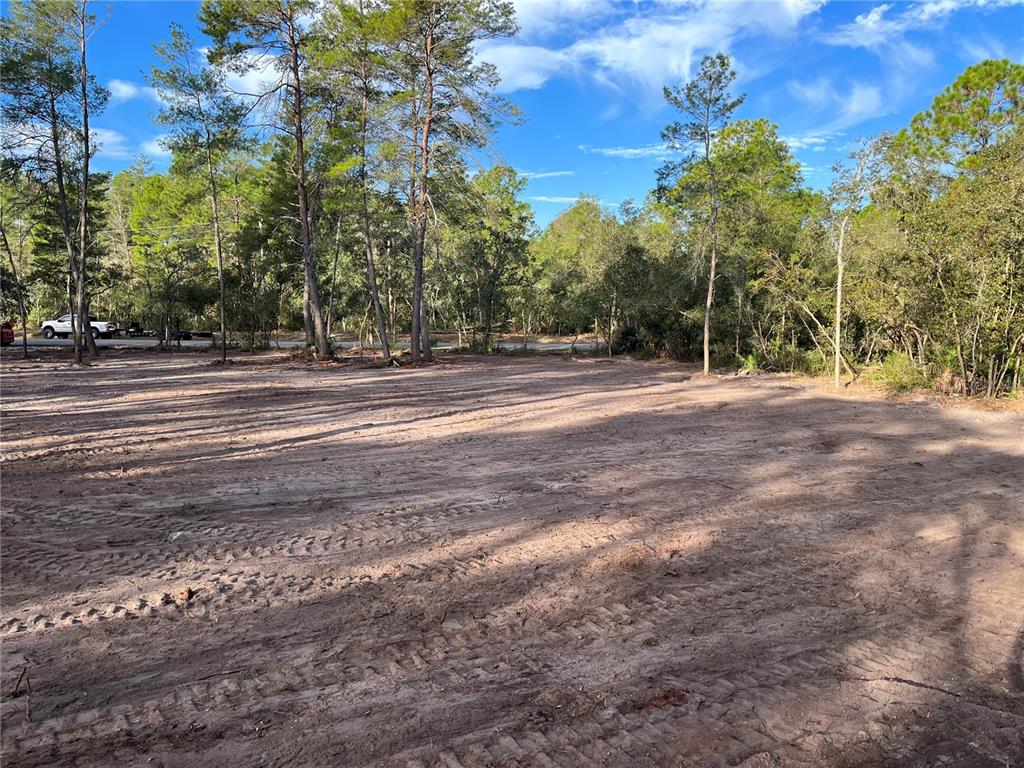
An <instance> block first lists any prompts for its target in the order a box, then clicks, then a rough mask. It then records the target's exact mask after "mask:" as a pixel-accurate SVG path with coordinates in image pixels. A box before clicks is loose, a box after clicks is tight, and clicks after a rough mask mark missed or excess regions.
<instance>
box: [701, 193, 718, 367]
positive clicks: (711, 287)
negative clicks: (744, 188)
mask: <svg viewBox="0 0 1024 768" xmlns="http://www.w3.org/2000/svg"><path fill="white" fill-rule="evenodd" d="M717 269H718V208H717V206H716V205H715V203H714V202H712V212H711V269H710V270H709V275H708V295H707V300H706V301H705V302H704V375H705V376H707V375H708V374H710V373H711V306H712V305H713V304H714V303H715V276H716V275H715V272H716V270H717Z"/></svg>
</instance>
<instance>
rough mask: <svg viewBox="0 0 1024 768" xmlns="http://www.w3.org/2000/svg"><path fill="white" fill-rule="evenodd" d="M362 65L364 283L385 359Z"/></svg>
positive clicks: (388, 352)
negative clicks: (371, 206)
mask: <svg viewBox="0 0 1024 768" xmlns="http://www.w3.org/2000/svg"><path fill="white" fill-rule="evenodd" d="M363 66H364V70H363V95H362V96H363V111H362V114H361V115H360V124H359V128H360V142H359V152H360V163H359V181H360V187H361V189H360V191H361V193H362V218H363V247H364V249H365V251H366V284H367V287H368V288H369V289H370V302H371V303H372V304H373V315H374V319H375V320H376V322H377V336H378V337H379V338H380V346H381V350H382V351H383V353H384V360H385V361H387V360H390V359H391V349H390V347H389V345H388V329H387V326H386V325H385V323H384V308H383V307H382V306H381V304H380V291H379V290H378V289H377V266H376V264H374V259H373V239H372V238H371V236H370V201H369V191H368V189H367V186H368V179H367V173H366V141H367V136H366V132H367V126H366V122H367V118H366V114H367V110H368V109H369V99H368V98H367V94H366V91H367V89H368V87H369V81H368V77H367V73H366V70H365V66H366V64H365V61H364V62H363Z"/></svg>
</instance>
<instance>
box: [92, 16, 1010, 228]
mask: <svg viewBox="0 0 1024 768" xmlns="http://www.w3.org/2000/svg"><path fill="white" fill-rule="evenodd" d="M515 4H516V7H517V13H518V18H519V22H520V26H521V31H520V33H519V35H518V36H517V37H516V38H514V39H511V40H500V41H492V42H489V43H487V44H486V45H484V46H483V47H482V48H481V51H480V54H481V56H482V57H483V58H485V59H487V60H490V61H492V62H493V63H495V64H496V65H497V66H498V69H499V71H500V72H501V75H502V86H501V90H502V92H503V93H504V95H506V96H507V97H508V98H510V99H511V100H512V101H513V102H515V103H516V104H518V105H519V106H520V107H521V109H522V110H523V112H524V113H525V122H524V123H523V124H522V125H515V126H505V127H503V128H502V129H500V130H499V132H498V134H497V136H496V140H495V142H494V146H493V148H492V151H491V152H490V153H488V154H481V155H480V156H479V157H478V160H479V161H480V162H481V163H483V164H489V163H490V162H492V161H497V160H500V161H503V162H506V163H509V164H510V165H512V166H514V167H515V168H517V169H518V170H519V171H520V172H522V173H524V174H526V175H527V176H528V177H529V184H528V187H527V191H526V197H527V198H528V199H529V202H530V203H531V204H532V205H533V208H534V211H535V213H536V217H537V222H538V224H540V225H542V226H543V225H544V224H546V223H547V222H548V221H550V220H551V219H552V218H553V217H554V216H556V215H557V214H558V212H559V211H561V210H563V209H564V208H565V207H567V206H568V205H570V204H571V202H572V200H574V199H575V198H576V196H577V195H579V194H580V193H583V192H585V193H589V194H594V195H597V196H598V197H599V198H600V199H601V200H602V201H604V202H605V203H607V204H609V205H617V204H618V203H620V202H621V201H622V200H624V199H626V198H630V197H631V198H634V199H636V200H642V199H643V197H644V196H645V195H646V193H647V192H648V191H649V190H650V188H651V187H652V186H653V184H654V172H655V170H656V169H657V167H658V166H659V165H660V164H661V163H662V162H663V160H664V150H663V148H662V147H661V145H660V141H659V134H660V131H661V129H662V127H663V126H664V125H665V124H666V123H667V122H670V121H671V120H672V119H673V114H672V112H671V110H670V109H669V108H668V107H667V106H665V104H664V101H663V98H662V95H661V87H662V85H664V84H666V83H668V84H675V83H680V82H683V81H685V80H686V79H687V78H688V76H690V75H691V74H692V73H693V71H694V70H695V68H696V66H697V65H698V64H699V62H700V58H701V57H702V56H703V55H705V54H707V53H714V52H716V51H723V52H725V53H728V54H729V55H730V56H731V57H732V58H733V64H734V66H735V68H736V69H737V72H738V74H739V77H738V81H737V90H739V91H742V92H745V93H746V94H747V100H746V103H745V104H744V105H743V107H742V108H741V109H740V111H739V113H738V116H739V117H749V118H754V117H767V118H768V119H770V120H772V121H773V122H775V123H776V124H778V126H779V130H780V133H781V135H783V136H784V137H786V139H787V141H788V142H789V143H790V145H791V147H792V148H793V150H794V153H795V155H796V157H797V159H798V160H800V162H801V163H803V165H804V173H805V178H806V180H807V183H808V184H810V185H812V186H824V185H827V183H828V181H829V178H830V173H829V168H830V167H831V165H832V164H833V163H834V162H835V161H836V160H837V159H839V158H841V157H842V156H843V155H845V154H846V153H847V152H848V151H849V150H850V147H851V144H852V142H853V141H855V140H856V138H858V137H860V136H866V135H871V134H875V133H878V132H879V131H882V130H885V129H895V128H899V127H902V126H904V125H906V124H907V122H908V121H909V120H910V118H911V117H912V116H913V115H914V114H915V113H916V112H918V111H920V110H922V109H926V108H927V107H928V106H929V105H930V103H931V100H932V98H933V97H934V96H935V94H937V93H938V92H939V91H940V90H942V88H943V87H945V86H946V85H947V84H948V83H950V82H952V81H953V79H954V78H955V77H956V76H957V74H958V73H959V72H961V71H962V70H963V69H964V68H965V67H966V66H968V65H970V64H972V63H975V62H977V61H980V60H982V59H985V58H990V57H995V58H1003V57H1006V58H1010V59H1013V60H1015V61H1024V5H1021V4H1019V0H1016V1H1011V2H1008V1H1007V0H923V1H922V2H916V3H908V2H902V3H901V2H889V3H876V2H836V1H835V0H832V1H831V2H822V1H821V0H693V1H691V2H626V3H615V2H609V1H608V0H552V1H550V2H547V1H542V0H516V2H515ZM197 9H198V3H197V2H195V3H194V2H185V1H178V2H163V1H158V2H150V1H147V0H139V1H137V2H123V1H122V2H114V3H110V4H101V3H96V4H95V8H94V12H95V13H97V15H98V16H101V17H104V18H107V20H106V22H105V23H104V24H103V26H102V27H101V28H100V29H99V30H98V31H97V32H96V34H95V35H94V37H93V39H92V40H91V46H92V47H91V50H90V66H91V68H92V70H93V72H94V73H95V75H96V77H97V78H98V79H99V81H100V82H101V83H103V84H105V85H106V86H107V87H108V88H110V90H111V100H110V104H109V105H108V107H107V109H106V110H105V111H104V112H103V113H102V114H100V115H98V116H96V117H94V119H93V123H94V125H95V126H96V128H97V131H98V138H99V139H100V143H101V145H102V147H101V149H100V153H99V155H98V157H97V160H96V166H97V167H98V168H99V169H101V170H111V171H117V170H120V169H121V168H124V167H125V166H127V165H128V164H129V163H131V162H132V160H133V158H134V157H135V156H136V155H138V154H139V153H145V154H147V155H148V156H150V157H151V158H152V159H153V161H154V165H155V167H156V168H163V167H165V166H166V164H167V157H166V155H165V154H164V153H163V150H162V149H161V148H160V147H159V144H158V141H157V139H158V137H159V135H160V128H159V127H158V126H157V125H156V124H155V123H154V121H153V116H154V114H155V113H156V111H157V110H158V108H159V105H158V103H157V101H156V99H155V97H154V94H153V93H152V91H151V90H150V89H148V88H147V87H146V85H145V73H146V72H147V71H148V70H149V67H150V65H151V64H152V63H153V62H154V58H155V57H154V54H153V44H154V43H156V42H159V41H161V40H163V39H165V38H166V37H167V29H168V27H169V25H170V24H171V23H172V22H177V23H180V24H182V25H183V26H184V27H185V28H186V29H188V30H189V31H190V32H191V33H192V34H193V35H194V36H195V37H197V38H198V39H200V40H202V36H201V33H200V32H199V30H198V29H197V27H196V21H195V14H196V11H197ZM108 11H109V14H108Z"/></svg>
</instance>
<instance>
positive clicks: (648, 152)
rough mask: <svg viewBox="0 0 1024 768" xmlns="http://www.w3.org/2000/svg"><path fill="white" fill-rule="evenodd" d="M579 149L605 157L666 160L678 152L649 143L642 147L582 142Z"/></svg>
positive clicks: (662, 145) (661, 145)
mask: <svg viewBox="0 0 1024 768" xmlns="http://www.w3.org/2000/svg"><path fill="white" fill-rule="evenodd" d="M579 149H580V150H581V151H583V152H589V153H591V154H594V155H603V156H604V157H617V158H621V159H623V160H638V159H648V158H654V159H657V160H665V159H667V158H669V157H672V156H673V155H675V154H676V153H675V152H674V151H673V150H672V149H670V148H669V147H666V146H665V145H664V144H648V145H646V146H642V147H592V146H590V145H589V144H580V145H579Z"/></svg>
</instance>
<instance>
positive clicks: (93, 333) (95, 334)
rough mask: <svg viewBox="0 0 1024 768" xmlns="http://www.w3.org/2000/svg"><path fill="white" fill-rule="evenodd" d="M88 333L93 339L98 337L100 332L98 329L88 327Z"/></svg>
mask: <svg viewBox="0 0 1024 768" xmlns="http://www.w3.org/2000/svg"><path fill="white" fill-rule="evenodd" d="M89 335H90V336H92V337H93V339H94V340H95V339H98V338H99V337H100V332H99V331H98V330H96V329H95V328H90V329H89Z"/></svg>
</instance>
